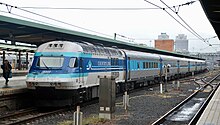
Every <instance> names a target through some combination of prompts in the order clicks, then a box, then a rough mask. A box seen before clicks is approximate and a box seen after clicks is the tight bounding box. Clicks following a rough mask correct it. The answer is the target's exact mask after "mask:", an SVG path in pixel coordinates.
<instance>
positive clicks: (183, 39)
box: [175, 34, 189, 53]
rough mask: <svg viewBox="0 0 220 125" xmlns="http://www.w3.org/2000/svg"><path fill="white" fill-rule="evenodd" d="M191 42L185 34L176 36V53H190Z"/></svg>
mask: <svg viewBox="0 0 220 125" xmlns="http://www.w3.org/2000/svg"><path fill="white" fill-rule="evenodd" d="M188 45H189V40H188V39H187V36H186V35H184V34H179V35H178V36H176V40H175V51H176V52H180V53H188V52H189V50H188V48H189V46H188Z"/></svg>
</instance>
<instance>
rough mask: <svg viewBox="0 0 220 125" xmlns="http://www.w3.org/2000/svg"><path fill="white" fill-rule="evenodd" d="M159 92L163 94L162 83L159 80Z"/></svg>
mask: <svg viewBox="0 0 220 125" xmlns="http://www.w3.org/2000/svg"><path fill="white" fill-rule="evenodd" d="M160 93H161V94H163V84H162V82H160Z"/></svg>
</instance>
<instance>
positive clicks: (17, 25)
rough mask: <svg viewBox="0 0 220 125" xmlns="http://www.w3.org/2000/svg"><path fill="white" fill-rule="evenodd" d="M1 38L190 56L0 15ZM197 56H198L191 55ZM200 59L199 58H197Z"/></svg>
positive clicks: (23, 41) (36, 43) (13, 40)
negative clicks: (87, 44)
mask: <svg viewBox="0 0 220 125" xmlns="http://www.w3.org/2000/svg"><path fill="white" fill-rule="evenodd" d="M0 39H2V40H6V41H7V40H8V41H12V43H14V42H21V43H28V44H34V45H37V46H39V45H40V44H42V43H45V42H48V41H53V40H69V41H77V42H80V41H85V42H89V43H92V44H99V45H100V44H102V45H104V46H110V47H111V46H117V47H118V48H121V49H130V50H137V51H142V52H149V53H158V54H164V55H171V56H177V57H189V56H187V55H183V54H178V53H175V52H168V51H163V50H157V49H154V48H149V47H147V46H143V45H138V44H134V43H128V42H124V41H119V40H114V39H110V38H106V37H101V36H97V35H92V34H87V33H82V32H78V31H73V30H69V29H64V28H59V27H54V26H49V25H45V24H39V23H35V22H30V21H26V20H21V19H16V18H12V17H6V16H2V15H0ZM190 58H196V57H190ZM196 59H199V58H196Z"/></svg>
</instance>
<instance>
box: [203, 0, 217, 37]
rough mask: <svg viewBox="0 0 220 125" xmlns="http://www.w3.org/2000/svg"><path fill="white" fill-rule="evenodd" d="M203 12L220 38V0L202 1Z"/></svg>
mask: <svg viewBox="0 0 220 125" xmlns="http://www.w3.org/2000/svg"><path fill="white" fill-rule="evenodd" d="M200 2H201V4H202V7H203V10H204V12H205V14H206V16H207V18H208V20H209V21H210V23H211V24H212V26H213V28H214V30H215V32H216V34H217V36H218V38H220V0H200Z"/></svg>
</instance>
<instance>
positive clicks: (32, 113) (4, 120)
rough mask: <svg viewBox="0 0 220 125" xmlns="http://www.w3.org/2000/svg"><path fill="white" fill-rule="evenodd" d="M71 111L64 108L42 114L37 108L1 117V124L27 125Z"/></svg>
mask: <svg viewBox="0 0 220 125" xmlns="http://www.w3.org/2000/svg"><path fill="white" fill-rule="evenodd" d="M69 110H70V109H69V108H63V109H57V110H51V111H45V112H40V111H39V110H38V109H36V108H29V109H23V110H20V111H16V112H14V113H10V114H7V115H4V116H1V117H0V124H1V125H2V124H3V125H16V124H25V123H28V122H32V121H35V120H37V119H41V118H44V117H46V116H50V115H55V114H59V113H63V112H66V111H69Z"/></svg>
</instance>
